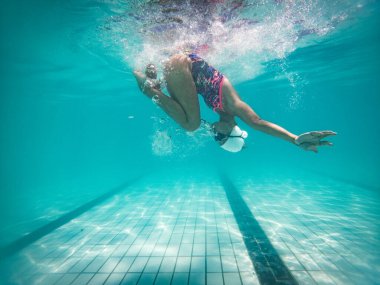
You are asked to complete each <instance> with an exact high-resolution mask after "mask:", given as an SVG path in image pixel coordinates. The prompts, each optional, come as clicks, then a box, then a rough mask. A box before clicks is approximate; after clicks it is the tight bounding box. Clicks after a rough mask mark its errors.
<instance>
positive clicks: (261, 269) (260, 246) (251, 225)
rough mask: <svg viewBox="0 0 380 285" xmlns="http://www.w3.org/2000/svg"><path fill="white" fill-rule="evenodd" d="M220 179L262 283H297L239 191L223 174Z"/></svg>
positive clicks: (270, 284)
mask: <svg viewBox="0 0 380 285" xmlns="http://www.w3.org/2000/svg"><path fill="white" fill-rule="evenodd" d="M220 179H221V182H222V185H223V187H224V190H225V192H226V195H227V199H228V202H229V204H230V206H231V209H232V212H233V214H234V217H235V219H236V222H237V224H238V226H239V229H240V232H241V234H242V237H243V240H244V244H245V246H246V248H247V250H248V255H249V257H250V259H251V261H252V264H253V266H254V268H255V271H256V275H257V277H258V279H259V281H260V284H262V285H280V284H281V285H282V284H283V285H285V284H286V285H298V282H297V280H296V279H295V278H294V277H293V275H292V274H291V272H290V271H289V269H288V268H287V267H286V265H285V264H284V262H283V261H282V260H281V258H280V256H279V254H278V253H277V251H276V249H275V248H274V247H273V245H272V244H271V242H270V240H269V238H268V237H267V235H266V234H265V232H264V230H263V229H262V228H261V226H260V224H259V223H258V222H257V220H256V219H255V217H254V215H253V213H252V212H251V210H250V209H249V208H248V206H247V204H246V203H245V201H244V199H243V197H242V196H241V195H240V193H239V190H238V189H237V188H236V187H235V185H234V184H233V183H232V181H231V180H230V179H229V178H228V176H226V175H225V174H223V173H221V174H220Z"/></svg>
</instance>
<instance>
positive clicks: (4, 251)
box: [0, 177, 141, 261]
mask: <svg viewBox="0 0 380 285" xmlns="http://www.w3.org/2000/svg"><path fill="white" fill-rule="evenodd" d="M139 179H141V177H137V178H134V179H131V180H130V181H127V182H125V183H123V184H121V185H119V186H117V187H115V188H113V189H112V190H110V191H108V192H106V193H105V194H103V195H101V196H99V197H98V198H95V199H93V200H91V201H89V202H87V203H86V204H83V205H82V206H79V207H78V208H76V209H74V210H72V211H70V212H68V213H66V214H64V215H62V216H61V217H59V218H58V219H56V220H54V221H51V222H50V223H48V224H46V225H44V226H42V227H40V228H38V229H36V230H34V231H32V232H30V233H28V234H27V235H25V236H23V237H21V238H19V239H17V240H15V241H14V242H12V243H10V244H8V245H6V246H4V247H1V248H0V261H1V260H2V259H4V258H6V257H9V256H11V255H13V254H15V253H17V252H18V251H20V250H22V249H23V248H25V247H27V246H28V245H30V244H32V243H33V242H35V241H37V240H39V239H40V238H42V237H44V236H46V235H47V234H49V233H51V232H52V231H54V230H55V229H57V228H59V227H61V226H63V225H64V224H67V223H68V222H70V221H71V220H73V219H75V218H77V217H78V216H80V215H82V214H83V213H85V212H87V211H88V210H90V209H91V208H93V207H95V206H97V205H99V204H101V203H102V202H104V201H106V200H107V199H109V198H111V197H113V196H114V195H116V194H118V193H120V192H122V191H124V190H126V189H127V188H128V187H129V186H131V185H132V184H134V183H136V182H137V180H139Z"/></svg>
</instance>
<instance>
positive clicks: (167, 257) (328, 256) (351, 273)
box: [1, 174, 379, 284]
mask: <svg viewBox="0 0 380 285" xmlns="http://www.w3.org/2000/svg"><path fill="white" fill-rule="evenodd" d="M157 175H159V174H157ZM243 181H244V183H243ZM233 182H234V185H236V187H237V189H239V192H240V193H241V195H242V197H243V199H244V201H245V202H246V204H247V206H248V207H249V209H250V211H251V212H252V213H253V215H254V216H255V218H256V219H257V221H258V222H259V225H260V226H261V227H262V229H263V232H264V233H265V234H266V236H267V237H268V239H269V240H270V242H271V244H272V245H273V247H274V249H275V250H276V251H277V252H278V254H279V256H280V258H281V260H282V261H283V263H284V266H285V267H286V268H287V269H288V270H289V271H290V273H291V275H292V276H294V278H295V280H296V282H298V283H299V284H364V283H365V284H375V282H376V280H378V279H377V278H378V277H379V276H378V275H379V274H378V272H379V271H378V270H377V269H378V268H379V261H378V260H377V259H376V258H377V256H378V249H377V247H376V245H377V244H379V240H378V238H377V235H376V232H377V230H378V224H377V222H376V219H378V218H379V217H378V216H379V213H377V211H376V209H377V208H376V207H378V206H379V203H378V199H377V196H376V195H375V194H374V193H372V192H368V191H365V190H363V189H358V188H356V187H354V186H349V185H347V184H342V183H339V182H337V181H333V180H325V182H324V183H320V182H316V181H306V180H302V181H301V180H288V181H284V180H278V181H275V180H273V179H270V180H268V181H264V180H262V181H252V180H249V179H241V178H239V179H236V180H235V181H233ZM239 182H240V183H239ZM240 230H241V229H240V228H239V224H238V223H237V221H236V219H235V216H234V213H233V211H232V209H231V204H230V202H229V200H228V197H227V195H226V192H225V185H223V183H221V181H220V180H219V179H218V176H216V175H215V179H211V178H210V179H209V181H208V182H207V183H206V182H204V180H203V182H202V180H200V181H195V180H194V179H185V178H180V177H179V176H178V177H177V178H173V177H171V178H170V179H169V178H167V179H166V180H163V179H157V177H150V178H149V177H147V178H144V179H143V180H142V181H140V182H138V183H136V184H134V185H131V186H130V187H128V188H126V189H125V191H124V192H122V193H120V194H118V195H116V196H114V197H113V198H112V199H110V200H109V201H107V202H104V203H103V204H100V205H98V206H96V207H94V208H93V209H91V210H89V211H87V212H85V213H84V214H82V215H81V216H79V217H78V218H76V219H74V220H72V221H70V222H69V223H67V224H65V225H63V226H62V227H60V228H58V229H57V230H55V231H53V232H51V233H50V234H48V235H46V236H44V237H43V238H41V239H40V240H38V241H36V242H35V243H33V244H31V245H30V246H29V247H27V248H25V249H24V250H22V251H20V252H19V253H18V254H16V255H15V256H13V257H12V258H9V259H7V260H6V261H5V262H3V266H2V268H3V270H2V271H3V272H4V274H3V276H5V278H4V279H2V281H1V282H4V284H260V280H259V278H258V277H259V274H260V273H259V274H258V273H257V272H256V271H255V267H254V264H252V259H251V258H250V254H252V252H249V251H248V250H247V247H246V244H245V243H244V238H245V236H244V235H242V232H241V231H240ZM253 254H255V252H253ZM263 262H265V261H263ZM261 282H262V283H261V284H265V281H264V283H263V281H262V280H261ZM2 284H3V283H2ZM266 284H269V283H266ZM284 284H289V283H284Z"/></svg>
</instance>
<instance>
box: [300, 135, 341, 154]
mask: <svg viewBox="0 0 380 285" xmlns="http://www.w3.org/2000/svg"><path fill="white" fill-rule="evenodd" d="M335 135H336V133H335V132H333V131H315V132H307V133H303V134H301V135H299V136H298V137H296V138H295V140H294V142H295V144H296V145H298V146H300V147H301V148H303V149H304V150H310V151H314V152H315V153H317V152H318V149H317V147H318V146H322V145H328V146H332V145H333V144H332V143H331V142H329V141H322V139H323V138H325V137H327V136H335Z"/></svg>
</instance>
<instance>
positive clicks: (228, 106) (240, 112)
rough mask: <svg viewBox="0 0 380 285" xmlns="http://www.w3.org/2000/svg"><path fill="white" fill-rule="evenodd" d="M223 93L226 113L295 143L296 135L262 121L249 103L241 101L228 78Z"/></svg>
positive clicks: (253, 126)
mask: <svg viewBox="0 0 380 285" xmlns="http://www.w3.org/2000/svg"><path fill="white" fill-rule="evenodd" d="M222 91H223V108H224V111H225V112H226V113H228V114H230V115H233V116H237V117H239V118H240V119H242V120H243V121H244V122H245V123H246V124H247V125H249V126H250V127H252V128H254V129H256V130H259V131H262V132H264V133H267V134H269V135H272V136H275V137H279V138H282V139H284V140H286V141H289V142H291V143H294V139H295V138H296V137H297V136H296V135H294V134H292V133H290V132H289V131H287V130H286V129H284V128H282V127H280V126H278V125H276V124H273V123H271V122H268V121H264V120H262V119H261V118H260V117H259V116H258V115H257V114H256V112H255V111H254V110H253V109H252V108H251V107H250V106H249V105H248V104H247V103H245V102H244V101H242V100H241V99H240V97H239V95H238V93H237V92H236V90H235V88H234V87H233V86H232V84H231V83H230V81H229V80H228V79H227V78H224V81H223V87H222Z"/></svg>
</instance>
